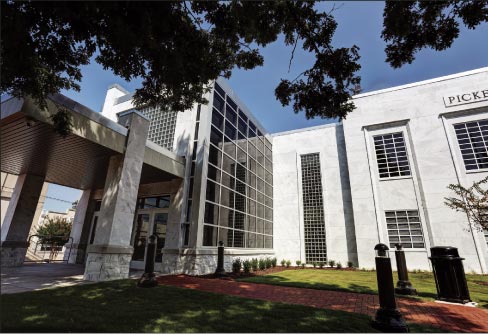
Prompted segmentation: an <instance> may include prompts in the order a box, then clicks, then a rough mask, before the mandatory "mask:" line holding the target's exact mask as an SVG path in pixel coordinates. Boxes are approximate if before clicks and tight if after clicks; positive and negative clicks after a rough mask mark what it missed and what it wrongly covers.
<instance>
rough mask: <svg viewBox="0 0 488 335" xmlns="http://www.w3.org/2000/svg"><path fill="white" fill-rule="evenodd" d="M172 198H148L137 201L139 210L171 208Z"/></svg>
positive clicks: (167, 196) (165, 196)
mask: <svg viewBox="0 0 488 335" xmlns="http://www.w3.org/2000/svg"><path fill="white" fill-rule="evenodd" d="M169 204H170V196H169V195H164V196H161V197H148V198H139V199H137V208H140V209H144V208H169Z"/></svg>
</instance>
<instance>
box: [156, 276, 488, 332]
mask: <svg viewBox="0 0 488 335" xmlns="http://www.w3.org/2000/svg"><path fill="white" fill-rule="evenodd" d="M158 282H159V283H160V284H162V285H171V286H177V287H183V288H189V289H194V290H201V291H206V292H213V293H220V294H228V295H234V296H239V297H244V298H251V299H261V300H268V301H274V302H283V303H287V304H298V305H305V306H311V307H317V308H324V309H333V310H341V311H346V312H352V313H359V314H366V315H369V316H374V313H375V312H376V310H377V309H378V307H379V301H378V296H377V295H372V294H359V293H350V292H339V291H327V290H315V289H306V288H295V287H285V286H278V285H266V284H255V283H245V282H236V281H230V280H225V281H224V280H220V279H205V278H201V277H191V276H185V275H171V276H164V277H158ZM397 303H398V308H399V309H400V311H401V312H402V314H403V316H404V317H405V319H406V320H407V322H412V323H418V324H424V325H428V326H433V327H435V328H441V329H445V330H448V331H453V332H460V333H461V332H463V333H464V332H469V333H487V332H488V311H487V310H485V309H482V308H476V307H465V306H460V305H451V304H440V303H435V302H428V301H422V300H417V299H405V298H398V299H397Z"/></svg>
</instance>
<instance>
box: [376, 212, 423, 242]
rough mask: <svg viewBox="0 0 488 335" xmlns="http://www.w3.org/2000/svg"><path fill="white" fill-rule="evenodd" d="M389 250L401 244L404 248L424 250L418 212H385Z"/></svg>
mask: <svg viewBox="0 0 488 335" xmlns="http://www.w3.org/2000/svg"><path fill="white" fill-rule="evenodd" d="M385 216H386V226H387V229H388V238H389V240H390V248H395V244H396V243H401V244H402V246H403V247H404V248H425V244H424V234H423V233H422V226H421V224H420V217H419V211H417V210H406V211H386V212H385Z"/></svg>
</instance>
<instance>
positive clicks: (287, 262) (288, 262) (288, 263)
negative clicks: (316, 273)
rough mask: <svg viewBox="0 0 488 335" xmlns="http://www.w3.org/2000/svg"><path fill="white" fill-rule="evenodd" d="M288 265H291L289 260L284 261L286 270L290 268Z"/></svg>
mask: <svg viewBox="0 0 488 335" xmlns="http://www.w3.org/2000/svg"><path fill="white" fill-rule="evenodd" d="M290 265H291V261H290V260H287V261H286V267H287V268H289V267H290Z"/></svg>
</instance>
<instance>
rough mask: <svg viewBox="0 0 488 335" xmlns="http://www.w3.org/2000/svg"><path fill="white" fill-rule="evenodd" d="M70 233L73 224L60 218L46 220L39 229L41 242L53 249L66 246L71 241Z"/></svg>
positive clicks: (38, 233)
mask: <svg viewBox="0 0 488 335" xmlns="http://www.w3.org/2000/svg"><path fill="white" fill-rule="evenodd" d="M70 233H71V222H69V221H68V220H66V219H65V218H60V217H54V218H47V219H45V220H44V222H43V224H42V226H40V227H39V228H38V229H37V235H39V241H40V242H41V243H42V244H49V245H51V246H52V247H56V246H63V245H65V244H66V243H67V242H68V240H69V235H70Z"/></svg>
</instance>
